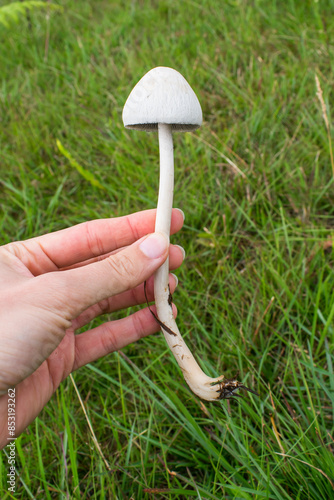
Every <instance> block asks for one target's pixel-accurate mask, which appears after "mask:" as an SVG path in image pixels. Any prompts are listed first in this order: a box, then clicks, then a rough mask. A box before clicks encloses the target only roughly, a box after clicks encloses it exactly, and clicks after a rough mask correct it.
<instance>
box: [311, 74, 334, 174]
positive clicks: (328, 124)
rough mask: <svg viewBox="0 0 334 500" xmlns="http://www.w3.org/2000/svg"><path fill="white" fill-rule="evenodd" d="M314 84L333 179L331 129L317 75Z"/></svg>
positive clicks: (333, 165)
mask: <svg viewBox="0 0 334 500" xmlns="http://www.w3.org/2000/svg"><path fill="white" fill-rule="evenodd" d="M315 84H316V86H317V97H318V99H319V102H320V105H321V111H322V117H323V119H324V122H325V125H326V129H327V137H328V145H329V153H330V156H331V165H332V173H333V177H334V159H333V148H332V137H331V128H330V123H329V120H328V116H327V110H326V105H325V101H324V98H323V92H322V88H321V85H320V81H319V78H318V76H317V75H315Z"/></svg>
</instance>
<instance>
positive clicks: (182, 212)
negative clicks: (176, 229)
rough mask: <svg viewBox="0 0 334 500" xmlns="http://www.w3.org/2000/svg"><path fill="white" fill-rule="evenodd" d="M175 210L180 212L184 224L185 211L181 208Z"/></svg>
mask: <svg viewBox="0 0 334 500" xmlns="http://www.w3.org/2000/svg"><path fill="white" fill-rule="evenodd" d="M175 210H178V211H179V212H180V213H181V215H182V217H183V222H184V219H185V215H184V211H183V210H181V208H176V209H175Z"/></svg>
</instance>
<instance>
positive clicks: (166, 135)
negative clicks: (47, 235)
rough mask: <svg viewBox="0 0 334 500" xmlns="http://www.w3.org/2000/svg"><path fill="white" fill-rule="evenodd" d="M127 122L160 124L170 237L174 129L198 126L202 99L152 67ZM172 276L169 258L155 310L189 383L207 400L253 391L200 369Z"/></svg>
mask: <svg viewBox="0 0 334 500" xmlns="http://www.w3.org/2000/svg"><path fill="white" fill-rule="evenodd" d="M123 123H124V126H125V127H126V128H129V129H135V130H146V131H152V130H158V135H159V148H160V183H159V197H158V206H157V215H156V223H155V231H156V232H161V233H164V234H165V235H166V236H167V238H168V239H169V235H170V223H171V213H172V205H173V191H174V157H173V137H172V131H188V130H195V129H197V128H198V127H200V125H201V124H202V110H201V106H200V103H199V101H198V99H197V97H196V94H195V93H194V91H193V90H192V88H191V87H190V85H189V84H188V82H187V81H186V80H185V78H183V76H182V75H181V74H180V73H178V72H177V71H175V70H174V69H171V68H165V67H158V68H154V69H152V70H151V71H149V72H148V73H146V75H144V76H143V78H142V79H141V80H140V81H139V82H138V83H137V85H136V86H135V87H134V88H133V90H132V92H131V93H130V95H129V97H128V99H127V101H126V103H125V105H124V109H123ZM168 282H169V263H168V259H167V260H166V261H165V262H164V264H163V265H162V266H161V267H160V268H159V269H158V270H157V271H156V273H155V275H154V298H155V305H156V310H157V316H156V315H154V316H155V318H156V320H157V321H158V323H159V325H160V326H161V330H162V332H163V334H164V336H165V339H166V341H167V344H168V346H169V348H170V349H171V351H172V353H173V354H174V356H175V359H176V361H177V362H178V364H179V366H180V368H181V370H182V372H183V375H184V378H185V380H186V382H187V384H188V386H189V387H190V389H191V390H192V391H193V392H194V393H195V394H196V395H197V396H198V397H200V398H201V399H204V400H206V401H216V400H219V399H224V398H231V397H233V396H237V394H236V393H235V392H236V391H237V390H238V389H240V388H242V389H246V390H249V391H250V392H254V391H251V390H250V389H247V388H246V387H245V386H244V385H243V384H242V383H240V382H238V381H237V380H234V379H233V380H227V379H225V377H224V375H221V376H220V377H208V376H207V375H206V374H205V373H204V372H203V371H202V370H201V368H200V367H199V365H198V364H197V362H196V360H195V358H194V356H193V355H192V353H191V352H190V350H189V348H188V346H187V345H186V343H185V341H184V340H183V338H182V336H181V334H180V332H179V329H178V327H177V324H176V322H175V319H174V316H173V311H172V305H171V302H172V297H171V294H170V291H169V284H168ZM151 312H152V311H151Z"/></svg>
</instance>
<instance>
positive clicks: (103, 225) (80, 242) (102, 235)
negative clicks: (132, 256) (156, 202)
mask: <svg viewBox="0 0 334 500" xmlns="http://www.w3.org/2000/svg"><path fill="white" fill-rule="evenodd" d="M155 217H156V209H154V210H144V211H142V212H137V213H134V214H131V215H126V216H123V217H117V218H114V219H97V220H92V221H87V222H83V223H81V224H78V225H76V226H73V227H70V228H67V229H62V230H60V231H56V232H54V233H50V234H45V235H43V236H38V237H36V238H31V239H29V240H26V241H19V242H14V243H9V244H7V245H5V248H6V249H7V250H8V251H10V252H11V253H12V254H14V255H15V256H16V257H18V258H19V259H20V260H21V261H22V262H23V264H24V265H25V266H26V267H27V268H28V269H29V271H30V272H31V273H32V274H33V275H34V276H37V275H39V274H43V273H47V272H51V271H57V270H58V269H61V268H63V267H68V266H72V265H74V264H77V263H79V262H82V261H85V260H87V259H90V258H93V257H97V256H99V255H104V254H107V253H108V252H112V251H113V250H116V249H117V248H121V247H125V246H128V245H131V244H132V243H134V242H135V241H136V240H138V239H140V238H142V237H143V236H145V235H146V234H149V233H152V232H154V224H155ZM183 220H184V216H183V213H182V211H181V210H179V209H177V208H174V209H173V212H172V222H171V234H174V233H176V232H177V231H179V230H180V229H181V227H182V225H183Z"/></svg>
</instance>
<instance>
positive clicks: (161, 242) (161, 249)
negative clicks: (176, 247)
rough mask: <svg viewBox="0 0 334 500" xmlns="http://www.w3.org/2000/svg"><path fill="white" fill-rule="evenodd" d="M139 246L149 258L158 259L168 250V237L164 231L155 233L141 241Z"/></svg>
mask: <svg viewBox="0 0 334 500" xmlns="http://www.w3.org/2000/svg"><path fill="white" fill-rule="evenodd" d="M139 248H140V250H141V251H142V252H143V254H144V255H146V257H148V258H149V259H157V258H158V257H161V255H163V254H164V253H165V252H166V250H167V248H168V239H167V238H166V236H165V235H163V234H162V233H153V234H150V235H149V236H147V238H145V239H144V241H142V242H141V244H140V245H139Z"/></svg>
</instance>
